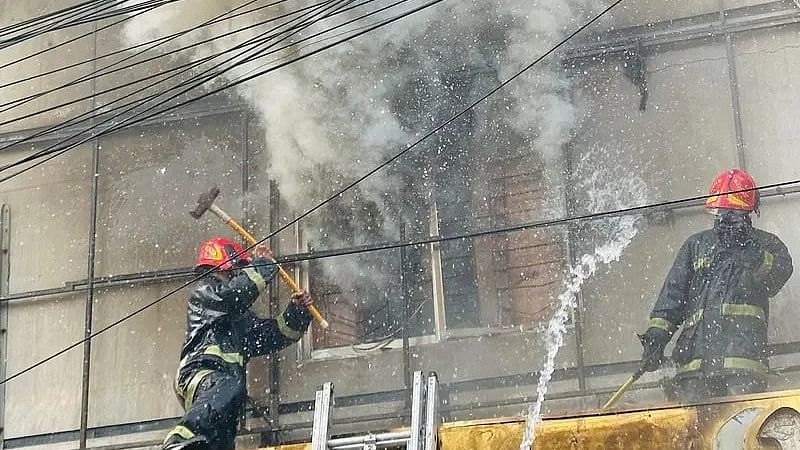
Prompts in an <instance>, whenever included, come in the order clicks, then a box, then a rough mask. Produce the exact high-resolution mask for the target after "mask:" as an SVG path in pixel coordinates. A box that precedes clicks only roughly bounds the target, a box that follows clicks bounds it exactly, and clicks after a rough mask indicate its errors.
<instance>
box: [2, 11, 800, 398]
mask: <svg viewBox="0 0 800 450" xmlns="http://www.w3.org/2000/svg"><path fill="white" fill-rule="evenodd" d="M438 1H441V0H438ZM438 1H437V3H438ZM622 1H623V0H617V1H616V2H614V3H613V4H612V5H611V6H610V7H608V8H606V9H604V10H603V11H602V12H601V13H599V14H598V15H596V16H595V17H594V18H593V19H591V20H590V21H589V22H587V23H586V24H584V25H583V26H581V27H580V28H578V31H576V32H573V33H571V34H570V35H569V36H568V38H567V39H563V40H561V41H560V42H559V43H558V44H556V45H555V46H554V47H552V48H551V49H550V50H548V51H547V52H546V53H545V54H544V55H542V56H541V57H539V58H537V59H536V60H535V62H534V63H531V64H529V65H527V66H526V68H525V69H524V70H523V72H524V71H525V70H528V69H530V68H531V67H533V66H534V65H535V64H536V61H541V60H542V59H544V58H545V57H546V56H547V55H549V54H551V53H553V52H554V51H555V50H557V49H558V48H559V47H561V46H562V45H563V44H564V43H566V42H567V41H568V40H569V39H571V38H572V37H574V36H575V35H577V34H578V33H579V32H580V31H582V30H583V29H585V28H587V27H588V26H589V25H591V24H592V23H594V22H596V21H597V20H599V19H600V18H601V17H603V16H604V15H605V14H607V13H608V12H609V11H611V9H613V7H614V6H616V5H619V4H620V3H622ZM433 4H435V3H434V2H429V3H427V5H433ZM423 6H424V5H423ZM422 9H424V8H416V9H414V10H411V11H409V12H407V13H406V15H405V16H404V17H407V16H409V15H411V14H413V13H414V12H417V11H421V10H422ZM398 20H399V19H398ZM389 23H392V22H389ZM369 29H372V28H369ZM369 29H368V30H369ZM362 34H364V33H363V32H361V33H358V34H356V35H355V36H360V35H362ZM351 38H352V37H351ZM326 47H327V48H330V47H329V46H326ZM326 47H322V48H323V49H325V48H326ZM319 51H322V50H319ZM311 54H313V53H311ZM521 73H522V72H520V73H519V74H521ZM519 74H518V75H515V76H514V77H513V78H516V77H517V76H519ZM513 78H512V79H513ZM508 82H510V81H505V82H503V83H501V84H500V87H498V88H497V89H494V90H492V91H490V93H494V92H497V91H498V90H499V89H500V88H502V87H503V86H505V85H506V84H508ZM489 95H491V94H489ZM484 99H485V97H484ZM481 101H482V100H481ZM478 103H480V101H479V102H476V103H473V105H477V104H478ZM472 107H474V106H472ZM463 114H464V112H461V113H459V114H458V115H457V116H456V117H455V118H453V119H451V120H449V121H446V122H445V125H446V124H447V123H450V122H452V121H453V120H456V119H457V117H459V116H461V115H463ZM441 128H443V126H442V125H440V126H439V127H437V128H436V129H435V130H438V129H441ZM432 134H433V133H430V134H427V135H426V137H427V136H430V135H432ZM423 139H424V138H423ZM420 142H421V140H420V141H417V144H419V143H420ZM417 144H412V145H417ZM408 148H412V146H409V147H408ZM404 152H405V150H404ZM402 154H404V153H402V152H401V153H399V154H397V155H396V156H395V157H393V158H391V159H389V160H387V162H384V163H382V164H381V165H380V166H378V168H377V169H376V170H373V171H370V172H369V173H368V175H367V176H369V175H371V174H372V173H375V172H377V170H380V169H381V168H383V167H385V166H386V165H388V164H390V163H391V162H392V161H395V160H396V159H397V158H399V157H400V156H402ZM364 179H366V176H365V177H362V178H360V180H364ZM794 183H800V180H796V181H794ZM788 184H792V183H788V182H787V183H779V184H776V185H774V186H776V187H779V186H783V185H788ZM353 186H355V184H352V183H351V184H350V185H348V187H346V189H345V190H347V189H351V188H352V187H353ZM341 192H344V191H341ZM338 195H340V194H337V196H338ZM706 197H708V196H701V197H696V198H706ZM333 198H335V197H333ZM333 198H330V199H328V200H326V201H325V202H323V203H321V204H320V205H318V206H317V207H315V208H312V209H310V210H308V211H307V212H306V213H305V216H308V214H310V213H311V212H313V211H315V210H316V209H319V208H320V207H321V206H322V205H324V204H326V203H328V202H330V201H331V200H333ZM675 203H677V201H672V202H664V204H665V205H669V204H675ZM642 209H643V207H634V208H628V210H630V211H631V212H633V211H639V210H642ZM618 213H619V212H618ZM601 214H602V213H593V214H589V215H587V217H600V216H601ZM297 220H299V219H295V220H294V221H293V222H292V223H295V222H297ZM568 220H569V218H566V219H560V220H558V221H557V222H559V223H565V222H566V221H568ZM572 220H576V219H572ZM554 222H556V221H554ZM288 226H291V224H288V225H284V226H283V227H282V228H281V229H286V228H287V227H288ZM539 226H543V225H539ZM529 227H531V225H530V224H529V225H527V227H526V226H525V225H518V226H516V227H506V228H509V230H510V231H514V230H516V229H520V230H521V229H526V228H529ZM497 232H498V233H499V232H500V231H497ZM276 233H277V232H272V233H270V235H269V237H271V236H274V235H275V234H276ZM471 234H475V233H471ZM484 234H485V232H484ZM478 235H480V234H478ZM269 237H266V238H263V239H261V240H259V241H257V242H256V243H255V244H253V245H251V246H249V247H247V248H246V249H243V250H242V251H241V252H237V253H236V254H235V255H234V256H232V257H230V258H228V259H227V260H226V261H223V262H222V263H220V264H218V265H217V266H215V267H212V268H211V269H209V270H206V271H204V272H203V273H201V274H199V275H198V276H196V277H194V278H193V279H191V280H189V281H188V282H186V283H184V284H182V285H180V286H178V287H177V288H174V289H172V290H170V291H169V292H167V293H166V294H164V295H162V296H161V297H159V298H157V299H155V300H153V301H152V302H149V303H148V304H146V305H144V306H142V307H140V308H138V309H136V310H134V311H133V312H131V313H129V314H126V315H125V316H123V317H121V318H119V319H117V320H116V321H114V322H112V323H110V324H109V325H106V326H105V327H103V328H101V329H99V330H97V331H95V332H92V333H91V334H90V335H88V336H86V337H84V338H83V339H80V340H78V341H77V342H75V343H74V344H71V345H69V346H67V347H66V348H64V349H62V350H59V351H57V352H56V353H54V354H52V355H50V356H48V357H46V358H44V359H41V360H40V361H38V362H36V363H34V364H33V365H31V366H28V367H27V368H25V369H22V370H20V371H19V372H17V373H15V374H13V375H11V376H8V377H6V378H5V379H3V380H0V385H3V384H5V383H7V382H8V381H10V380H13V379H15V378H18V377H19V376H21V375H23V374H25V373H28V372H30V371H31V370H34V369H35V368H37V367H39V366H41V365H43V364H46V363H47V362H49V361H51V360H53V359H55V358H58V357H59V356H61V355H63V354H64V353H66V352H68V351H70V350H72V349H73V348H76V347H78V346H79V345H81V344H83V343H84V342H86V341H88V340H91V339H93V338H95V337H96V336H98V335H100V334H102V333H104V332H106V331H108V330H110V329H111V328H113V327H115V326H117V325H119V324H121V323H123V322H124V321H126V320H128V319H130V318H131V317H133V316H136V315H138V314H140V313H141V312H142V311H145V310H147V309H148V308H151V307H152V306H154V305H156V304H158V303H159V302H161V301H163V300H164V299H166V298H168V297H170V296H171V295H173V294H175V293H177V292H179V291H180V290H182V289H183V288H185V287H187V286H189V285H191V284H192V283H194V282H196V281H198V280H200V279H201V278H203V277H205V276H208V275H209V274H211V273H212V272H214V271H215V270H219V269H220V267H221V266H223V265H224V264H226V263H228V262H229V261H231V260H233V259H235V258H238V256H239V255H240V254H243V253H245V252H247V251H249V250H251V249H253V248H254V247H256V246H257V245H260V244H263V243H264V242H265V241H266V240H267V239H269ZM440 239H442V240H445V239H447V240H454V239H456V238H440ZM413 245H419V244H413ZM399 247H400V246H399V245H395V248H399ZM342 253H343V254H345V253H344V252H342ZM348 254H351V253H348ZM309 259H311V258H310V257H309Z"/></svg>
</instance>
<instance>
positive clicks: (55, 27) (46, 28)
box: [0, 0, 127, 49]
mask: <svg viewBox="0 0 800 450" xmlns="http://www.w3.org/2000/svg"><path fill="white" fill-rule="evenodd" d="M126 1H127V0H101V1H100V2H99V3H100V4H101V5H102V4H105V6H91V7H87V8H88V10H87V11H74V12H73V13H72V15H74V16H77V18H78V19H87V18H89V17H92V16H91V14H94V13H96V12H103V11H105V10H108V9H111V8H113V7H115V6H118V5H121V4H123V3H125V2H126ZM83 13H87V14H89V15H88V16H81V14H83ZM72 18H73V17H69V16H68V17H67V18H65V19H60V20H61V21H64V23H61V22H59V21H56V22H54V23H49V24H45V25H43V26H42V27H40V28H39V29H36V30H34V31H29V32H27V33H24V34H20V35H16V36H13V37H10V38H7V39H0V49H6V48H9V47H12V46H14V45H17V44H20V43H22V42H25V41H27V40H30V39H33V38H36V37H39V36H42V35H44V34H47V33H50V32H53V31H59V30H63V29H66V28H70V27H72V26H75V25H74V24H73V22H70V21H69V20H67V19H72ZM84 23H85V22H84Z"/></svg>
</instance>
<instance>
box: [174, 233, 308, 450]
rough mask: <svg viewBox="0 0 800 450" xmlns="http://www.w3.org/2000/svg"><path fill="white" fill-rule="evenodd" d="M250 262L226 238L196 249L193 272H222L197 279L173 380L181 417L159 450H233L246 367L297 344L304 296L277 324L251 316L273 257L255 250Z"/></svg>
mask: <svg viewBox="0 0 800 450" xmlns="http://www.w3.org/2000/svg"><path fill="white" fill-rule="evenodd" d="M237 255H238V256H237ZM253 256H254V258H252V259H251V258H250V256H249V255H248V254H247V253H245V252H244V249H243V248H242V246H241V245H239V244H238V243H236V242H233V241H230V240H228V239H225V238H213V239H209V240H208V241H206V242H205V243H203V245H202V246H201V247H200V255H199V258H198V261H197V265H196V267H195V272H197V273H198V274H200V273H205V272H208V270H209V269H210V268H213V267H216V266H218V265H219V266H220V267H219V270H215V271H213V272H211V273H210V274H209V275H206V276H204V277H203V278H202V279H200V280H199V281H198V282H197V283H196V285H195V286H194V289H193V291H192V293H191V296H190V298H189V304H188V310H187V324H188V325H187V330H186V339H185V343H184V344H183V348H182V350H181V362H180V365H179V367H178V373H177V376H176V380H175V393H176V394H177V396H178V400H179V402H180V403H181V406H182V407H183V408H184V411H185V412H186V413H185V414H184V416H183V418H182V419H181V421H180V422H179V423H178V424H177V425H176V426H175V428H173V429H172V430H171V431H170V432H169V434H168V435H167V438H166V439H165V441H164V444H163V446H162V449H163V450H178V449H182V450H183V449H192V450H212V449H214V450H228V449H231V450H232V449H233V448H234V438H235V436H236V429H237V424H238V419H239V414H240V412H241V408H242V407H243V405H244V402H245V399H246V398H247V394H246V391H245V383H246V378H245V367H246V364H247V361H248V360H249V359H250V358H253V357H256V356H261V355H266V354H269V353H274V352H277V351H278V350H281V349H283V348H285V347H287V346H289V345H291V344H292V343H294V342H296V341H298V340H299V339H300V338H301V337H302V336H303V333H304V332H305V331H306V329H307V328H308V325H309V323H310V322H311V316H310V315H309V313H308V311H307V310H306V307H307V306H308V305H309V304H311V298H310V296H309V295H308V293H307V292H300V293H296V294H294V295H293V296H292V301H291V303H290V304H289V306H288V307H287V308H286V310H285V311H284V312H283V314H282V315H281V316H279V317H278V318H277V320H275V319H260V318H258V317H256V315H255V314H254V313H253V312H252V311H251V310H250V306H251V305H252V304H253V302H255V300H256V298H258V296H259V294H261V293H263V292H264V291H266V289H267V285H268V284H269V283H270V281H272V279H273V278H275V275H276V273H277V267H276V266H275V265H274V264H270V263H269V258H271V257H272V255H271V253H270V250H269V249H268V248H267V247H266V246H264V245H259V246H256V247H255V248H254V249H253Z"/></svg>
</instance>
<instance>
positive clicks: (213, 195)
mask: <svg viewBox="0 0 800 450" xmlns="http://www.w3.org/2000/svg"><path fill="white" fill-rule="evenodd" d="M218 195H219V188H218V187H216V186H214V187H212V188H211V190H210V191H208V192H206V193H205V194H203V195H201V196H200V198H199V199H198V200H197V208H195V209H194V210H192V211H189V214H191V216H192V217H194V218H195V219H200V217H202V216H203V214H205V212H206V211H211V212H212V213H214V215H215V216H217V217H219V218H220V219H222V221H223V222H225V223H226V224H227V225H228V226H229V227H231V228H233V231H235V232H236V233H238V234H239V236H241V237H243V238H244V239H245V240H246V241H247V242H248V243H249V244H250V245H251V246H253V245H256V243H257V242H258V241H257V240H256V238H254V237H253V235H252V234H250V233H248V232H247V230H245V229H244V228H242V226H241V225H239V224H238V223H237V222H236V221H235V220H233V219H232V218H231V216H229V215H228V214H226V213H225V211H223V210H222V209H220V207H219V206H217V205H215V204H214V200H216V199H217V196H218ZM272 262H275V260H274V259H273V260H272ZM276 266H277V267H278V275H279V276H280V277H281V281H283V284H285V285H286V287H288V288H289V290H291V291H292V292H302V289H300V287H299V286H297V283H295V282H294V279H292V276H291V275H289V274H288V273H286V271H285V270H283V267H281V266H280V265H277V264H276ZM308 312H309V313H311V315H312V316H313V317H314V320H316V321H317V323H318V324H319V326H320V327H321V328H322V329H323V330H327V329H328V327H329V326H330V325H329V324H328V321H327V320H325V318H324V317H322V314H320V313H319V310H318V309H317V308H316V307H315V306H314V305H308Z"/></svg>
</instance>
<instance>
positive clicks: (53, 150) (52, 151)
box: [0, 0, 444, 183]
mask: <svg viewBox="0 0 800 450" xmlns="http://www.w3.org/2000/svg"><path fill="white" fill-rule="evenodd" d="M329 1H330V0H329ZM370 1H374V0H366V1H365V2H363V3H362V4H365V3H368V2H370ZM405 1H408V0H398V2H396V3H394V4H392V5H389V6H386V7H383V8H380V9H379V10H377V11H372V12H370V13H367V14H365V15H364V16H362V17H359V18H356V19H353V20H351V21H349V22H345V24H340V25H337V26H336V27H334V28H332V29H335V28H338V27H341V26H342V25H346V24H348V23H350V22H354V21H357V20H360V19H361V18H363V17H366V16H369V15H372V14H375V13H377V12H382V11H383V10H385V9H388V8H390V7H392V6H394V5H396V4H399V3H403V2H405ZM442 1H444V0H432V1H430V2H428V3H426V4H424V5H422V6H420V7H417V8H414V9H413V10H410V11H408V12H406V13H403V14H400V15H398V16H395V17H394V18H390V19H387V20H385V21H383V22H381V23H379V24H377V25H374V26H372V27H370V28H369V29H366V30H363V31H361V32H359V33H357V34H355V35H351V36H349V37H347V38H345V39H341V40H338V41H336V42H334V43H332V44H329V45H326V46H324V47H322V48H319V49H316V50H315V51H313V52H310V53H307V54H304V55H301V56H299V57H297V58H294V59H292V60H290V61H287V62H284V63H282V64H280V65H278V66H275V67H272V68H269V69H266V70H263V71H261V72H263V73H266V72H271V71H273V70H278V69H280V68H282V67H285V66H287V65H289V64H292V63H294V62H296V61H299V60H301V59H304V58H307V57H310V56H313V55H314V54H317V53H320V52H321V51H324V50H327V49H329V48H331V47H333V46H335V45H338V44H340V43H342V42H345V41H348V40H350V39H353V38H355V37H358V36H360V35H362V34H365V33H366V32H369V31H371V30H374V29H376V28H379V27H381V26H385V25H387V24H389V23H391V22H393V21H396V20H399V19H400V18H403V17H406V16H407V15H410V14H413V13H414V12H417V11H420V10H422V9H425V8H427V7H430V6H432V5H435V4H437V3H440V2H442ZM330 30H331V29H328V30H325V31H322V32H319V33H317V34H315V35H312V36H309V37H308V38H304V39H301V40H300V41H298V42H301V41H303V40H307V39H309V38H312V37H315V36H317V35H319V34H324V33H326V32H328V31H330ZM293 45H294V44H293ZM288 47H289V46H287V47H285V48H288ZM278 50H280V49H278ZM270 53H272V52H270ZM256 56H257V57H260V56H263V55H256ZM245 62H249V61H243V63H245ZM231 68H232V67H229V68H227V69H224V70H223V71H221V72H217V73H216V74H214V75H212V76H210V77H208V79H206V80H203V81H201V82H199V83H196V84H195V86H192V87H190V88H189V89H185V90H183V91H182V92H180V93H178V94H175V95H172V96H171V97H170V98H168V99H166V100H163V101H161V102H160V103H159V104H157V105H154V106H151V107H149V108H148V109H146V110H144V111H140V112H139V113H136V114H135V115H134V116H133V117H132V118H135V117H136V116H139V115H141V114H143V113H146V112H148V111H151V110H153V109H155V108H156V107H158V106H160V105H162V104H164V103H167V102H168V101H171V100H173V99H175V98H177V97H179V96H180V95H182V94H183V93H186V92H188V91H189V90H191V89H193V88H194V87H196V86H199V85H201V84H204V83H205V82H206V81H208V80H210V79H213V78H214V77H216V76H218V75H219V74H221V73H224V72H226V71H228V70H230V69H231ZM255 77H256V75H250V76H247V77H245V78H240V79H239V80H237V81H235V82H233V83H230V84H228V85H226V86H223V87H222V88H219V89H216V90H213V91H211V92H208V93H204V94H202V95H200V96H198V97H194V98H191V99H189V100H186V101H183V102H180V103H178V104H175V105H172V106H170V107H167V108H166V109H164V110H161V111H156V112H154V113H151V114H149V115H147V116H145V117H143V118H140V119H137V120H135V121H131V119H132V118H130V117H129V118H126V119H125V120H124V121H123V122H122V123H121V124H117V125H115V126H114V127H111V128H108V129H105V130H103V131H101V132H99V133H94V134H93V135H92V136H90V137H88V138H86V139H84V140H82V141H79V142H76V143H72V144H69V145H68V146H67V147H66V148H61V149H59V148H57V147H58V145H59V144H63V143H66V142H68V141H69V139H72V138H74V137H77V136H79V135H80V134H82V133H85V132H86V131H91V130H92V129H94V128H99V126H100V125H103V124H104V123H107V122H109V121H110V120H112V119H114V118H117V117H120V116H121V115H123V114H124V113H127V112H130V111H131V110H133V109H135V107H136V106H138V105H135V106H134V107H133V108H129V109H127V110H126V111H123V112H122V113H120V114H117V115H115V116H113V117H111V118H110V119H106V120H104V121H102V122H100V123H98V124H96V125H94V126H93V127H90V128H89V130H84V131H81V132H78V133H77V134H75V135H73V136H71V137H70V138H68V139H66V140H64V141H61V142H59V143H56V144H54V145H52V146H50V147H48V148H47V149H45V150H42V151H39V152H37V153H35V154H34V155H31V156H28V157H25V158H22V159H20V160H18V161H16V162H14V163H10V164H7V165H6V166H3V167H2V168H0V171H3V170H7V169H9V168H12V167H16V166H19V165H21V164H25V163H27V162H32V161H33V160H35V159H38V158H41V157H44V156H47V155H50V156H48V157H46V158H45V159H43V160H41V161H39V162H37V163H35V164H32V165H31V166H29V167H26V168H24V169H21V170H20V171H18V172H15V173H13V174H11V175H8V176H6V177H5V178H2V179H0V183H3V182H5V181H8V180H10V179H11V178H14V177H16V176H17V175H20V174H22V173H24V172H26V171H28V170H31V169H33V168H35V167H38V166H39V165H41V164H44V163H46V162H47V161H50V160H52V159H53V158H56V157H58V156H60V155H62V154H64V153H66V152H67V151H69V150H71V149H72V148H75V147H77V146H78V145H81V144H83V143H85V142H88V141H90V140H92V139H95V138H97V137H99V136H104V135H106V134H110V133H113V132H115V131H117V130H119V129H122V128H124V127H126V126H131V125H133V124H138V123H141V122H144V121H147V120H149V119H151V118H153V117H156V116H160V115H162V114H163V113H164V112H167V111H171V110H174V109H176V108H178V107H180V106H183V105H186V104H189V103H192V102H194V101H197V100H200V99H203V98H205V97H208V96H211V95H214V94H216V93H218V92H221V91H223V90H225V89H227V88H228V87H231V86H233V85H237V84H240V83H242V82H244V81H247V80H249V79H252V78H255ZM188 81H189V82H191V81H193V80H188ZM184 84H185V83H182V85H184ZM160 95H162V93H158V94H154V96H155V97H157V96H160ZM154 96H151V97H149V98H148V99H146V100H149V99H152V98H153V97H154ZM132 103H136V101H134V102H131V103H128V105H130V104H132ZM87 114H88V113H84V114H83V115H87ZM79 117H80V116H79ZM40 133H43V132H40ZM30 138H31V137H30V136H29V137H28V138H23V139H22V141H24V140H25V139H30ZM18 142H20V141H16V142H15V144H16V143H18ZM10 146H11V145H8V146H6V147H2V148H0V150H2V149H5V148H8V147H10Z"/></svg>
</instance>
